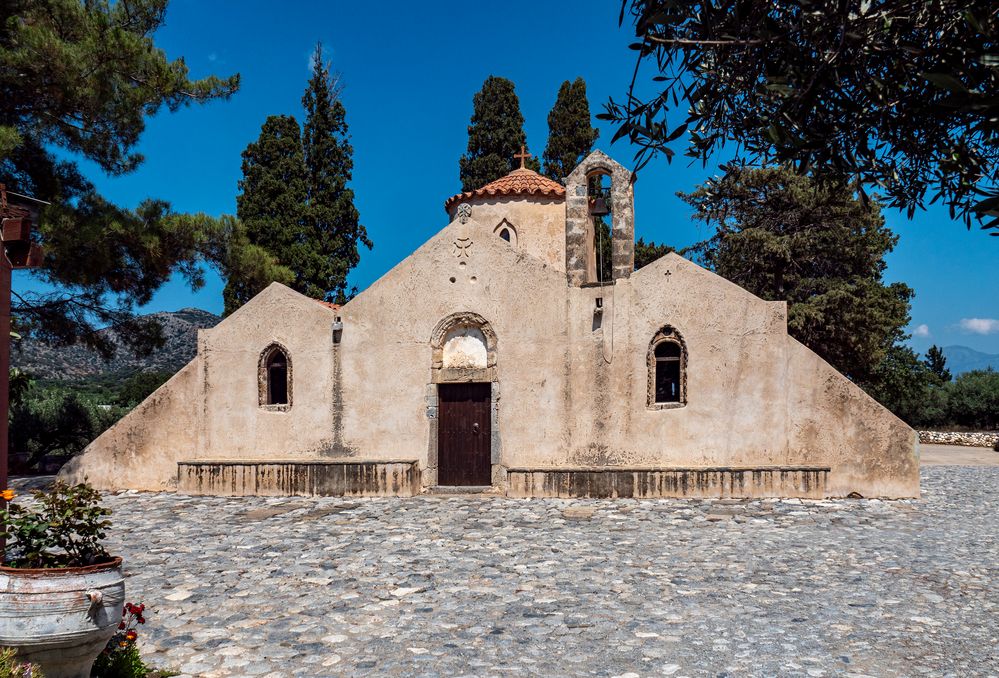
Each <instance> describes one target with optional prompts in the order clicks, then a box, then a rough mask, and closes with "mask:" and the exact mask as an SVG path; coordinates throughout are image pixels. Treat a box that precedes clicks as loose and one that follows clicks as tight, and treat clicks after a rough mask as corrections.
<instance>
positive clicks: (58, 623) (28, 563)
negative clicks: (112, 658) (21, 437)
mask: <svg viewBox="0 0 999 678" xmlns="http://www.w3.org/2000/svg"><path fill="white" fill-rule="evenodd" d="M32 496H33V498H34V501H33V502H30V503H28V504H22V503H12V504H10V505H9V506H8V507H7V509H6V510H3V511H0V531H2V536H3V537H4V538H5V539H6V540H7V546H6V550H5V552H4V554H3V555H4V558H3V562H2V566H0V646H2V647H12V648H15V649H16V650H17V653H18V654H17V656H18V658H19V659H21V660H23V661H28V662H32V663H34V664H37V665H38V666H39V667H40V668H41V670H42V672H43V673H44V674H45V676H46V678H89V676H90V669H91V666H92V665H93V663H94V659H95V658H96V657H97V655H98V654H100V652H101V650H103V649H104V647H105V645H106V644H107V642H108V639H109V638H111V636H112V635H114V633H115V630H116V629H117V627H118V624H119V623H120V622H121V611H122V606H123V604H124V602H125V581H124V579H123V578H122V574H121V558H115V557H112V556H111V555H110V554H109V553H108V552H107V551H106V550H105V549H104V547H103V546H102V545H101V541H102V540H103V539H104V537H105V530H106V528H107V527H109V526H110V525H111V523H110V521H109V520H107V517H108V516H109V515H110V514H111V511H110V510H108V509H106V508H104V507H102V506H101V505H100V500H101V495H100V493H98V492H97V490H95V489H93V488H92V487H90V486H89V485H86V484H80V485H72V486H71V485H68V484H66V483H63V482H57V483H56V484H55V486H54V487H53V489H52V490H51V491H49V492H44V491H40V490H36V491H35V492H33V493H32Z"/></svg>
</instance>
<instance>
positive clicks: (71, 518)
mask: <svg viewBox="0 0 999 678" xmlns="http://www.w3.org/2000/svg"><path fill="white" fill-rule="evenodd" d="M32 496H33V497H34V499H35V504H34V505H33V506H30V507H28V506H24V505H22V504H19V503H11V504H8V505H7V508H6V509H4V510H2V511H0V531H2V532H0V535H2V536H3V537H4V538H5V539H7V551H6V553H4V554H3V555H4V558H3V561H4V564H5V565H7V566H8V567H22V568H44V567H82V566H85V565H94V564H97V563H106V562H108V561H109V560H111V556H110V555H109V554H108V552H107V551H106V550H105V549H104V546H103V545H102V544H101V541H102V540H103V539H104V537H105V529H107V528H108V527H110V526H111V521H109V520H107V519H106V518H107V517H108V516H109V515H111V511H110V510H109V509H106V508H104V507H103V506H101V495H100V492H98V491H97V490H95V489H94V488H92V487H90V486H89V485H86V484H82V483H81V484H80V485H69V484H68V483H64V482H61V481H58V482H56V483H55V485H54V486H53V488H52V490H51V491H49V492H45V491H44V490H35V491H34V492H32Z"/></svg>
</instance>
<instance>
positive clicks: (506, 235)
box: [493, 219, 517, 247]
mask: <svg viewBox="0 0 999 678" xmlns="http://www.w3.org/2000/svg"><path fill="white" fill-rule="evenodd" d="M493 234H494V235H498V236H499V237H501V238H503V240H506V241H507V242H508V243H510V244H511V245H513V246H514V247H516V246H517V228H516V227H515V226H514V225H513V224H511V223H510V222H509V221H508V220H507V219H503V220H502V221H500V222H499V223H498V224H496V227H495V228H494V229H493Z"/></svg>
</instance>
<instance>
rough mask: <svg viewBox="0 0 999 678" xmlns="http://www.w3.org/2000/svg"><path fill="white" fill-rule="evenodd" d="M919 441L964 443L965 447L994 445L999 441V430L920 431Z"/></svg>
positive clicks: (943, 443)
mask: <svg viewBox="0 0 999 678" xmlns="http://www.w3.org/2000/svg"><path fill="white" fill-rule="evenodd" d="M919 442H921V443H926V444H931V445H963V446H965V447H994V446H995V445H996V443H999V432H997V433H984V432H974V431H919Z"/></svg>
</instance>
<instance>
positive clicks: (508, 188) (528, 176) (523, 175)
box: [444, 167, 565, 212]
mask: <svg viewBox="0 0 999 678" xmlns="http://www.w3.org/2000/svg"><path fill="white" fill-rule="evenodd" d="M509 195H538V196H544V197H549V198H564V197H565V186H563V185H562V184H560V183H558V182H557V181H552V180H551V179H549V178H548V177H546V176H542V175H540V174H538V173H537V172H535V171H534V170H529V169H527V168H526V167H521V168H520V169H515V170H514V171H512V172H510V173H509V174H507V175H506V176H505V177H500V178H499V179H497V180H496V181H492V182H490V183H488V184H486V185H485V186H483V187H482V188H477V189H475V190H474V191H465V192H464V193H459V194H458V195H453V196H451V197H450V198H448V199H447V201H446V202H445V203H444V209H445V210H446V211H448V212H450V211H451V208H452V207H453V206H454V205H456V204H458V203H461V202H465V201H466V200H471V199H474V198H495V197H503V196H509Z"/></svg>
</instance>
